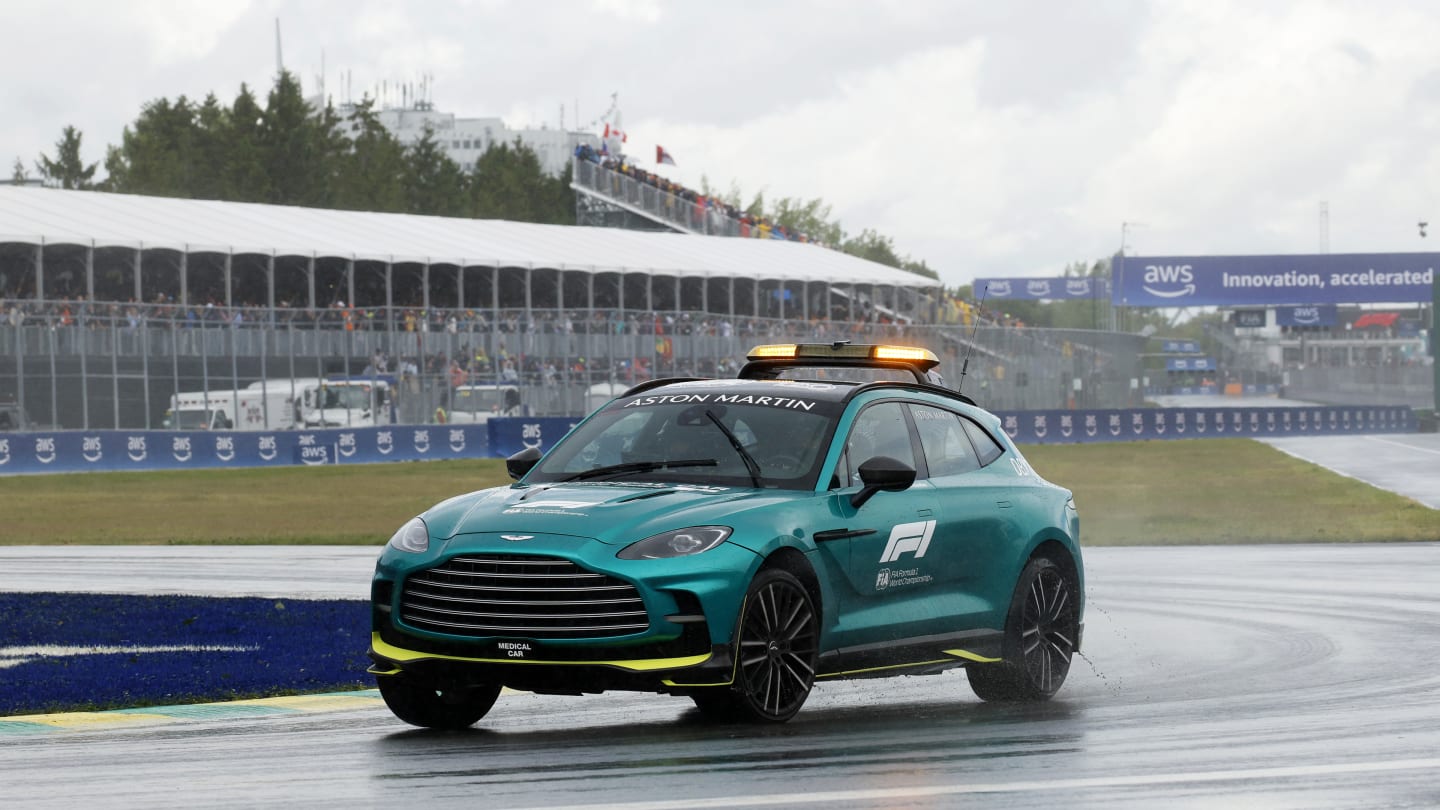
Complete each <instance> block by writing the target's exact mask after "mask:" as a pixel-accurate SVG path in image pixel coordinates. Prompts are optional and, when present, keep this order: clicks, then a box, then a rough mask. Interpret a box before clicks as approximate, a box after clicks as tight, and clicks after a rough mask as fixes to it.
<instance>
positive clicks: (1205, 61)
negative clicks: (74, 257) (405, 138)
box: [0, 0, 1440, 284]
mask: <svg viewBox="0 0 1440 810" xmlns="http://www.w3.org/2000/svg"><path fill="white" fill-rule="evenodd" d="M12 5H16V7H15V8H13V9H7V12H10V16H9V17H8V18H7V24H10V26H11V27H12V28H13V30H21V31H25V32H26V36H24V37H20V38H14V39H12V40H11V41H8V42H7V49H6V50H5V51H4V52H0V69H3V70H4V71H5V72H6V75H8V76H12V77H15V76H18V77H21V78H20V79H19V80H14V81H9V82H6V83H3V84H0V105H3V108H4V109H6V110H7V111H9V112H10V114H8V115H7V117H6V119H5V122H4V123H3V124H0V161H3V162H4V164H5V166H4V167H8V165H9V164H10V162H11V161H12V160H13V157H12V156H13V155H20V156H22V157H23V158H24V159H25V161H26V163H27V165H28V163H29V162H30V161H31V160H33V158H34V156H35V155H37V154H38V153H39V152H41V151H48V150H50V149H52V145H53V143H54V141H55V140H56V139H57V138H58V137H59V133H60V130H61V129H62V128H63V127H64V126H65V125H66V124H74V125H76V126H78V127H80V129H81V130H82V132H84V133H85V138H86V144H87V147H86V149H87V154H86V157H87V158H88V159H89V160H99V159H101V158H102V156H103V149H102V147H103V145H104V144H107V143H116V142H118V141H119V138H120V131H121V129H122V128H123V126H124V125H125V124H126V123H128V122H130V121H133V120H134V117H135V116H136V115H137V114H138V112H139V109H140V106H141V104H143V103H144V102H146V101H148V100H150V99H153V98H157V97H161V96H165V97H169V98H174V97H176V96H178V95H181V94H186V95H189V96H191V97H199V96H202V95H203V94H204V93H205V92H207V91H211V90H213V91H215V92H216V93H217V94H218V95H219V96H220V97H221V98H222V99H226V100H229V99H232V98H233V97H234V94H235V92H236V90H237V89H238V87H239V85H240V83H241V82H242V81H245V82H249V83H250V84H251V86H252V87H254V88H255V89H256V90H257V91H258V92H260V94H261V95H262V96H263V92H264V90H266V89H268V87H269V84H270V81H271V79H272V77H273V73H274V49H273V43H274V25H275V18H276V17H279V18H280V19H281V24H282V27H283V35H284V38H285V60H286V65H287V67H291V68H292V69H294V70H296V72H297V73H298V74H299V75H300V76H301V78H302V80H303V81H304V82H305V84H306V87H307V89H310V88H313V87H314V86H315V83H316V81H317V79H318V77H319V74H320V67H319V66H320V56H321V53H322V52H323V53H324V55H325V63H326V72H327V73H329V74H330V76H329V79H328V82H327V88H328V89H329V91H330V92H331V94H332V95H334V96H337V97H338V96H340V94H341V93H343V90H342V89H341V88H343V87H345V86H346V83H344V82H341V81H339V80H338V76H340V75H341V74H343V75H346V76H347V77H348V78H349V83H350V85H352V86H353V91H352V93H351V96H352V97H358V96H359V95H360V93H361V92H363V91H364V90H365V88H370V87H374V86H378V85H379V84H380V83H381V82H382V81H384V82H388V83H389V84H390V85H391V86H392V87H393V86H395V85H396V84H397V83H399V82H414V81H417V80H418V79H419V77H420V76H422V75H430V76H433V77H434V85H433V89H432V97H433V98H434V100H435V102H436V103H437V105H438V106H439V108H440V109H442V110H444V111H448V112H454V113H455V114H457V115H460V116H464V117H487V116H496V115H502V116H504V117H505V119H506V121H507V123H509V124H511V125H512V126H515V125H521V124H536V123H540V122H546V123H550V124H551V125H553V124H554V122H555V121H556V119H557V117H558V114H559V110H560V107H561V106H562V105H563V106H564V107H565V108H566V113H565V117H566V120H567V123H570V124H573V123H574V121H575V120H577V113H578V117H579V120H582V121H587V122H588V121H591V120H594V119H595V118H596V117H597V116H598V115H599V114H600V113H601V112H602V111H603V110H604V109H605V108H606V107H607V105H608V104H609V102H610V98H611V94H612V93H618V94H619V100H620V106H621V109H622V110H623V113H624V123H625V129H626V130H627V131H628V132H629V133H630V147H631V150H632V151H633V152H634V153H635V154H636V156H637V157H639V158H641V165H642V166H645V167H647V168H652V169H653V168H655V167H654V165H653V163H651V162H650V161H651V159H652V158H653V155H654V146H655V144H657V143H660V144H664V145H665V148H666V149H667V150H669V151H670V152H671V153H672V154H673V155H674V156H675V159H676V160H677V162H678V164H679V165H678V166H676V167H668V166H667V167H666V174H668V175H670V176H673V177H675V178H677V179H679V180H681V181H682V182H686V183H687V184H692V185H698V184H699V182H700V180H701V177H702V176H703V177H706V178H708V179H709V181H710V182H711V183H712V185H715V186H718V187H720V188H722V189H723V188H728V187H729V185H730V183H731V181H732V180H733V181H735V182H737V183H738V184H739V185H740V187H741V188H742V189H743V190H744V192H746V194H747V196H748V195H753V194H754V193H755V192H757V191H762V190H763V191H764V192H765V194H766V196H767V198H769V199H771V200H773V199H776V198H778V197H783V196H789V197H797V198H802V199H809V198H814V197H821V198H823V199H824V200H825V201H827V202H829V203H831V204H832V206H833V214H834V215H835V216H836V217H838V218H839V219H840V220H841V222H842V223H843V224H844V225H845V226H846V228H847V229H849V230H850V231H851V232H852V233H855V232H859V231H860V230H861V229H864V228H874V229H876V230H878V231H880V232H881V233H885V234H888V235H890V236H892V237H894V239H895V241H896V244H897V247H898V248H899V249H900V250H901V252H903V253H909V254H911V255H913V256H914V257H916V258H921V259H924V260H926V261H927V262H928V263H929V264H930V265H931V266H932V267H935V268H936V269H937V270H939V271H940V273H941V274H942V277H943V278H944V279H945V281H947V282H949V283H952V284H956V283H964V282H968V281H969V279H970V278H972V277H974V276H975V275H1023V274H1031V273H1034V274H1053V273H1057V272H1059V271H1060V270H1061V269H1062V268H1063V267H1064V266H1065V265H1066V264H1068V263H1070V262H1074V261H1089V260H1092V259H1095V258H1098V257H1102V256H1105V255H1108V254H1109V253H1111V252H1113V251H1114V250H1115V249H1116V247H1117V246H1118V243H1119V240H1120V233H1119V232H1120V225H1121V223H1122V222H1139V223H1144V226H1143V227H1136V228H1134V229H1133V230H1132V231H1131V233H1130V247H1131V248H1132V249H1133V250H1136V251H1139V252H1142V253H1151V254H1163V253H1186V252H1193V253H1205V252H1229V253H1260V252H1304V251H1309V250H1314V249H1316V248H1317V244H1318V232H1319V217H1318V210H1319V203H1320V202H1321V201H1326V202H1328V204H1329V210H1330V234H1331V243H1330V245H1331V249H1332V250H1335V251H1341V250H1347V251H1354V252H1370V251H1385V250H1416V249H1419V248H1421V247H1424V245H1421V244H1417V243H1416V236H1415V233H1414V222H1415V221H1416V220H1417V219H1421V218H1427V219H1434V218H1436V217H1440V211H1437V210H1434V207H1433V206H1434V205H1435V204H1436V195H1435V194H1434V191H1433V190H1434V189H1435V188H1437V187H1440V155H1437V154H1436V153H1435V152H1434V150H1433V148H1432V144H1434V143H1435V142H1437V139H1440V103H1437V102H1440V67H1437V66H1436V63H1435V60H1434V57H1433V51H1434V45H1433V43H1434V42H1436V41H1440V16H1437V15H1435V14H1434V13H1433V10H1432V6H1431V5H1430V4H1429V3H1428V2H1424V0H1396V1H1395V2H1390V3H1385V4H1378V5H1376V4H1370V5H1361V4H1354V3H1349V2H1323V1H1322V0H1317V1H1316V2H1275V3H1263V4H1255V3H1242V2H1230V1H1229V0H1205V1H1204V2H1201V1H1200V0H1193V1H1181V2H1167V3H1163V4H1156V3H1143V2H1138V1H1137V0H1108V1H1107V2H1100V3H1091V4H1081V5H1075V4H1069V5H1065V4H1053V3H1050V4H1030V3H1023V2H1022V3H1019V4H993V3H981V2H925V1H924V0H906V2H887V1H885V0H875V1H874V2H860V1H859V0H857V2H853V3H847V4H844V5H843V6H841V7H840V9H841V12H843V13H837V10H836V9H837V7H836V6H835V5H834V4H832V3H828V2H821V1H820V0H790V1H789V2H783V3H774V2H762V0H732V2H730V3H726V4H702V3H686V4H663V3H659V2H656V1H654V0H595V2H592V3H584V4H581V3H567V4H533V3H524V2H517V1H516V0H469V1H468V2H450V3H447V2H433V3H426V4H423V5H411V4H395V3H387V2H380V1H379V0H364V1H363V2H359V3H355V2H349V3H340V2H335V0H307V2H296V0H265V1H264V2H226V3H223V4H222V3H200V4H196V3H188V2H182V0H138V1H137V2H135V3H124V4H118V5H117V4H113V3H109V4H107V3H101V2H98V1H97V2H81V0H65V1H64V2H54V3H45V4H42V3H20V4H12ZM56 43H60V44H61V46H60V47H57V45H56ZM77 54H84V58H83V59H81V58H78V57H77V56H76V55H77ZM577 107H578V110H577ZM4 167H0V168H4ZM747 201H748V200H747Z"/></svg>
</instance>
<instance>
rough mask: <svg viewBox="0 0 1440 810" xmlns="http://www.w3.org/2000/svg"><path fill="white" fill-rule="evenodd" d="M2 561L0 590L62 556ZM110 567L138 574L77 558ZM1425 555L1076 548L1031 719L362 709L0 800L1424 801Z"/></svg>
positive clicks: (840, 695)
mask: <svg viewBox="0 0 1440 810" xmlns="http://www.w3.org/2000/svg"><path fill="white" fill-rule="evenodd" d="M3 551H4V552H5V554H3V555H0V588H3V589H10V590H14V589H17V588H16V587H15V585H16V580H17V579H24V580H26V581H34V578H35V577H36V575H37V571H38V569H40V568H44V567H46V566H49V565H52V563H53V561H52V563H45V562H37V563H26V562H25V561H24V560H23V559H22V558H23V556H24V550H23V549H21V550H16V549H7V550H3ZM30 551H31V552H32V553H33V552H34V549H31V550H30ZM154 551H155V553H157V554H160V555H161V556H163V557H165V558H167V559H169V560H171V561H172V562H175V563H176V565H177V567H176V568H175V569H173V570H172V571H171V573H169V574H166V573H164V572H163V571H159V570H155V571H152V572H151V574H150V575H149V580H150V582H151V583H152V585H153V586H154V587H156V588H162V589H163V588H165V587H167V585H169V584H173V582H172V579H174V578H176V577H179V580H176V581H181V582H183V581H189V580H191V579H192V577H190V576H189V575H188V574H185V575H183V576H182V574H183V572H187V571H193V570H194V569H193V560H191V559H190V558H189V555H191V554H203V553H206V552H210V553H214V552H216V551H221V552H222V553H229V554H230V555H231V557H230V558H229V559H227V560H225V561H224V563H223V564H216V565H215V566H214V569H213V570H214V572H215V573H214V581H213V582H209V584H210V585H212V586H213V585H216V584H218V583H219V582H221V581H227V582H229V583H230V585H231V586H232V587H231V588H220V589H219V590H222V591H225V592H245V591H246V590H247V586H248V585H252V584H255V583H262V584H263V583H266V582H267V581H268V580H269V577H270V572H272V571H273V572H277V573H282V574H283V575H285V576H288V577H291V581H289V582H288V583H287V590H291V591H294V590H303V589H304V588H308V587H311V586H313V587H316V588H319V589H321V590H322V591H324V592H326V593H332V594H333V593H335V591H340V592H349V593H352V594H356V595H360V594H363V592H364V584H363V582H364V580H363V579H362V580H361V582H360V583H359V584H358V586H357V584H356V583H355V582H354V580H353V579H351V577H352V576H353V575H354V572H355V571H361V572H364V571H366V570H368V561H369V559H370V557H371V555H372V553H373V551H372V550H370V549H339V550H337V549H330V550H314V549H309V550H306V549H300V550H296V551H297V553H298V554H299V555H300V556H302V557H306V558H307V562H308V563H311V564H313V563H316V562H324V563H326V568H327V572H326V573H324V574H319V573H317V574H315V575H314V576H311V577H309V578H307V577H304V576H299V575H297V573H296V572H297V569H300V568H303V567H304V566H303V565H302V566H297V565H294V564H291V563H288V562H286V561H284V560H277V559H276V557H277V556H278V554H277V550H275V549H271V550H269V551H268V553H266V552H263V551H262V552H261V553H256V552H257V550H244V551H241V552H237V551H234V550H217V549H185V550H177V549H155V550H154ZM285 551H286V552H288V551H289V550H285ZM117 553H118V554H119V555H120V556H121V557H123V558H125V559H126V560H128V562H127V563H126V564H128V565H130V566H137V567H143V566H142V563H141V562H140V561H139V559H138V558H140V557H142V556H143V553H142V552H137V551H136V550H132V549H99V550H95V554H96V555H98V556H99V557H100V558H102V559H103V558H104V557H105V555H115V554H117ZM237 558H245V559H237ZM1437 558H1440V544H1423V545H1404V546H1373V545H1372V546H1261V547H1243V548H1240V547H1199V548H1194V547H1192V548H1140V549H1091V550H1089V551H1088V552H1087V560H1086V562H1087V566H1088V569H1089V587H1088V596H1089V599H1090V602H1089V610H1088V628H1087V633H1086V643H1085V658H1086V659H1087V660H1085V661H1077V662H1076V666H1075V668H1074V669H1073V670H1072V673H1071V677H1070V681H1069V682H1068V683H1067V684H1066V686H1065V688H1064V690H1063V691H1062V692H1061V694H1060V696H1059V697H1058V699H1057V700H1055V701H1054V702H1052V703H1049V704H1045V705H1040V706H1030V707H1017V706H995V705H986V704H981V703H980V702H979V701H978V700H976V699H975V698H974V697H973V696H972V695H971V693H970V690H969V688H968V687H967V686H966V684H965V682H964V678H965V676H964V674H963V673H961V672H950V673H946V674H943V675H939V676H931V677H920V678H899V679H889V680H878V681H852V682H849V683H841V684H830V685H825V686H822V687H820V688H818V689H817V691H816V693H815V694H814V695H813V696H812V698H811V700H810V702H809V703H808V704H807V705H806V707H805V709H804V710H803V711H802V712H801V713H800V715H799V716H798V717H797V718H796V719H795V720H794V721H792V722H791V723H789V724H787V725H785V726H780V727H773V728H754V727H745V726H713V725H705V724H702V723H701V722H699V720H698V719H697V718H696V717H695V715H694V713H693V712H692V711H691V710H690V709H689V705H690V704H689V702H688V701H685V700H681V699H675V698H666V697H661V696H650V695H631V694H611V695H602V696H588V697H543V696H536V695H527V694H515V695H506V696H504V697H502V698H501V700H500V703H499V704H497V706H496V708H495V710H494V711H493V712H492V713H491V714H490V715H489V716H488V717H487V718H486V719H484V720H482V721H481V724H480V726H479V727H477V729H475V730H473V731H470V732H465V733H433V732H424V731H418V730H409V729H408V727H406V726H403V725H401V724H400V723H398V721H395V720H394V719H393V718H392V717H391V716H390V715H389V713H388V712H387V711H386V710H385V709H384V708H383V706H379V705H370V706H368V707H363V708H355V709H347V710H340V711H330V712H321V713H309V714H270V715H264V716H253V717H229V718H226V719H218V720H217V719H203V718H199V719H187V720H182V721H178V722H168V723H164V724H158V725H147V724H143V723H141V724H134V725H128V726H116V725H107V726H102V727H96V728H94V729H81V730H74V729H70V730H59V731H50V732H42V733H38V734H26V735H12V736H4V735H0V785H3V795H4V796H5V798H6V799H7V801H8V803H10V804H12V805H14V806H20V807H67V808H68V807H77V806H94V807H138V806H144V807H147V808H158V807H192V806H222V805H230V806H244V807H250V806H276V805H283V806H307V807H311V806H316V807H326V806H334V807H341V806H344V807H381V806H389V807H399V806H416V807H434V806H473V807H507V808H508V807H547V808H559V807H597V806H598V807H641V808H661V807H664V808H691V807H769V806H785V807H825V808H836V807H839V808H849V807H887V808H892V807H894V808H919V807H926V808H929V807H955V806H962V805H967V804H968V805H975V804H979V803H981V802H983V803H984V805H985V806H987V807H1047V808H1049V807H1097V806H1104V807H1106V808H1131V807H1133V808H1152V807H1266V808H1270V807H1282V808H1289V807H1305V808H1313V807H1392V808H1393V807H1435V806H1440V587H1437V586H1440V572H1437V567H1436V560H1437ZM111 559H114V558H113V556H112V557H111ZM114 564H116V563H111V565H114ZM66 567H68V568H69V569H70V570H71V571H75V570H83V569H84V568H86V567H88V566H87V565H86V564H83V563H76V562H75V558H74V557H71V558H70V562H69V564H68V565H67V566H66ZM102 567H104V566H102ZM222 572H223V573H224V574H226V575H228V576H222ZM53 576H57V577H58V576H60V574H58V573H56V574H53ZM193 579H194V580H195V581H198V582H201V583H205V582H207V575H205V574H204V573H203V572H202V574H201V575H200V576H198V577H195V578H193ZM307 583H308V584H307ZM329 589H335V590H334V591H331V590H329ZM261 590H262V591H263V589H261ZM293 595H304V594H298V593H296V594H293Z"/></svg>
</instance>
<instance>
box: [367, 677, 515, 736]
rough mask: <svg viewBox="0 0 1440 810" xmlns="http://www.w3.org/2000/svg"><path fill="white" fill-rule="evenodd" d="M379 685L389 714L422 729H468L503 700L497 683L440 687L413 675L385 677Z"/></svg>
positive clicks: (377, 680)
mask: <svg viewBox="0 0 1440 810" xmlns="http://www.w3.org/2000/svg"><path fill="white" fill-rule="evenodd" d="M376 682H377V683H378V684H379V687H380V697H382V698H384V699H385V705H386V706H389V707H390V711H391V712H393V713H394V714H395V716H396V717H398V718H400V719H401V720H404V721H405V722H407V723H409V724H410V725H412V726H420V727H421V728H438V729H461V728H469V727H470V726H473V725H475V723H476V722H478V721H479V720H480V718H482V717H484V716H485V715H486V713H488V712H489V711H490V707H491V706H494V705H495V700H496V699H497V698H499V697H500V687H499V686H497V685H494V684H480V685H465V686H461V685H441V684H437V683H433V682H427V681H421V680H419V679H417V678H415V677H413V676H410V675H385V676H382V677H380V678H377V679H376Z"/></svg>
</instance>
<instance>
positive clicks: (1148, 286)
mask: <svg viewBox="0 0 1440 810" xmlns="http://www.w3.org/2000/svg"><path fill="white" fill-rule="evenodd" d="M1436 266H1440V253H1321V254H1311V255H1293V256H1116V257H1115V259H1114V261H1113V262H1112V263H1111V269H1110V273H1111V285H1110V287H1111V290H1112V294H1111V301H1112V302H1113V303H1115V304H1117V305H1121V306H1131V307H1137V306H1138V307H1189V306H1222V307H1239V306H1256V305H1267V306H1269V305H1284V304H1365V303H1387V304H1405V303H1417V302H1428V301H1429V300H1430V295H1431V293H1430V285H1431V284H1432V283H1433V282H1434V280H1435V268H1436ZM1305 316H1306V317H1308V316H1309V313H1305Z"/></svg>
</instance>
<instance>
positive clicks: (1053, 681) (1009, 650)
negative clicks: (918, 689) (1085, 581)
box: [965, 557, 1080, 701]
mask: <svg viewBox="0 0 1440 810" xmlns="http://www.w3.org/2000/svg"><path fill="white" fill-rule="evenodd" d="M1075 591H1076V588H1075V584H1074V582H1073V581H1072V579H1071V578H1070V577H1069V576H1067V575H1066V573H1065V571H1064V569H1062V568H1061V567H1060V566H1059V565H1056V564H1055V563H1054V562H1053V561H1051V560H1050V559H1048V558H1045V557H1036V558H1035V559H1033V560H1031V561H1030V562H1029V563H1028V564H1026V566H1025V570H1024V571H1022V572H1021V573H1020V581H1019V582H1018V583H1017V584H1016V586H1015V594H1014V596H1012V597H1011V599H1010V611H1009V614H1008V615H1007V617H1006V620H1005V641H1004V647H1003V649H1004V652H1003V653H1002V656H1003V660H1002V661H1001V662H1000V663H997V664H972V665H970V666H968V667H966V669H965V672H966V674H967V675H968V676H969V678H970V688H971V689H973V690H975V694H976V695H978V696H979V697H980V699H981V700H997V701H1000V700H1009V701H1039V700H1049V699H1050V697H1051V696H1052V695H1054V694H1055V692H1056V691H1058V690H1059V689H1060V685H1061V684H1063V683H1064V682H1065V676H1066V675H1067V674H1068V673H1069V672H1070V659H1071V657H1072V656H1074V654H1075V642H1076V641H1077V639H1078V638H1079V633H1080V595H1079V594H1078V593H1076V592H1075Z"/></svg>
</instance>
